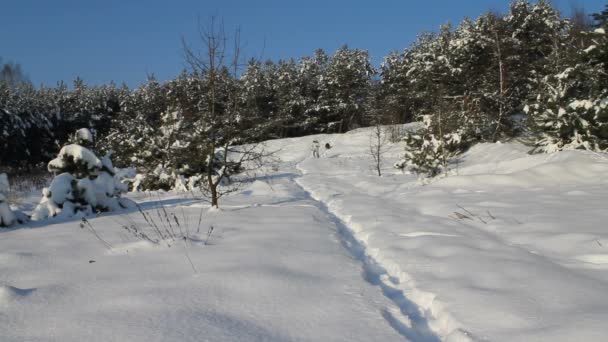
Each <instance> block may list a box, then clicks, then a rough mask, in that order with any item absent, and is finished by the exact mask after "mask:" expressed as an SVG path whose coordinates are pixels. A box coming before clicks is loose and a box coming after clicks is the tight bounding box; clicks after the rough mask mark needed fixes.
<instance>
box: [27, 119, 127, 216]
mask: <svg viewBox="0 0 608 342" xmlns="http://www.w3.org/2000/svg"><path fill="white" fill-rule="evenodd" d="M92 137H93V136H92V134H91V133H90V132H89V130H87V129H80V130H78V132H77V133H76V135H75V137H74V141H75V142H76V143H74V144H70V145H67V146H64V147H63V148H62V149H61V151H60V152H59V155H58V156H57V158H55V159H53V160H51V161H50V162H49V164H48V170H49V171H50V172H52V173H53V174H54V175H55V178H54V179H53V181H52V182H51V185H50V186H49V187H48V188H44V189H43V198H42V200H41V201H40V204H38V206H37V207H36V209H35V210H34V213H33V218H34V219H38V220H40V219H45V218H47V217H53V216H58V215H61V216H63V217H71V216H74V215H89V214H93V213H94V212H100V211H110V210H118V209H120V208H126V207H129V206H130V205H131V204H132V202H131V201H129V200H127V199H124V198H121V197H120V194H121V193H124V192H126V191H127V190H128V185H127V184H124V183H122V182H121V179H120V178H119V177H120V174H118V175H117V172H116V170H115V169H114V167H113V166H112V162H111V160H110V155H106V156H105V157H103V158H102V159H99V158H98V157H97V156H96V155H95V153H93V152H92V151H91V150H89V149H88V148H87V147H84V146H82V145H86V146H91V145H92V144H93V140H92Z"/></svg>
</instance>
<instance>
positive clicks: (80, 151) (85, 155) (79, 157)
mask: <svg viewBox="0 0 608 342" xmlns="http://www.w3.org/2000/svg"><path fill="white" fill-rule="evenodd" d="M87 131H88V130H87ZM68 156H69V157H72V158H73V159H74V162H78V161H80V162H83V163H85V164H86V165H87V168H88V169H93V168H101V166H102V164H101V160H99V158H97V156H95V154H94V153H93V152H91V151H90V150H89V149H88V148H85V147H82V146H80V145H76V144H71V145H67V146H64V147H63V148H62V149H61V151H59V155H58V156H57V158H55V159H53V160H51V161H50V162H49V165H48V169H49V171H53V170H58V169H63V168H65V167H66V166H67V165H66V157H68Z"/></svg>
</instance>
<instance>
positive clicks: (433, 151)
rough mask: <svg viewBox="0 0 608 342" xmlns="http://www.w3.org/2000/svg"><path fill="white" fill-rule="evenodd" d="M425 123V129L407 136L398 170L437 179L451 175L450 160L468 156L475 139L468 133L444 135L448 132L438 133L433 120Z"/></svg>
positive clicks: (425, 119) (460, 132) (428, 118)
mask: <svg viewBox="0 0 608 342" xmlns="http://www.w3.org/2000/svg"><path fill="white" fill-rule="evenodd" d="M424 123H425V127H424V128H421V129H419V130H417V131H414V132H407V133H406V135H405V137H404V139H403V140H404V141H405V144H406V146H405V156H404V158H403V159H402V160H400V161H398V162H397V163H395V164H394V166H395V168H397V169H401V170H406V169H407V170H410V171H413V172H416V173H419V174H425V175H427V176H429V177H434V176H436V175H438V174H439V173H441V172H445V171H447V168H448V163H449V161H450V159H452V158H454V157H455V156H456V155H458V154H460V153H462V152H464V151H465V150H466V149H467V148H468V147H469V146H470V144H471V141H472V140H473V137H472V134H471V133H468V132H466V131H465V130H464V129H456V130H454V131H452V132H449V133H444V130H438V128H439V127H438V126H437V123H433V121H432V119H431V118H430V116H426V117H425V118H424Z"/></svg>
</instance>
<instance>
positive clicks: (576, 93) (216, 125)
mask: <svg viewBox="0 0 608 342" xmlns="http://www.w3.org/2000/svg"><path fill="white" fill-rule="evenodd" d="M607 20H608V9H607V10H604V11H603V12H601V13H595V14H592V15H589V16H588V15H585V14H582V13H574V15H573V16H572V17H571V18H564V17H563V16H562V15H561V14H560V13H559V12H558V11H557V10H556V9H555V8H554V7H553V6H552V5H551V4H550V3H549V2H547V1H539V2H537V3H531V2H529V1H515V2H513V3H512V4H511V7H510V10H509V12H508V13H506V14H502V15H501V14H496V13H492V12H489V13H487V14H485V15H482V16H480V17H478V18H476V19H464V20H463V21H462V22H461V23H460V24H458V25H454V26H452V25H450V24H446V25H443V26H441V28H440V29H439V30H438V32H432V33H423V34H421V35H419V37H418V39H417V40H416V41H415V42H414V43H413V44H412V45H411V46H409V47H407V48H405V49H404V50H402V51H396V52H393V53H391V54H390V55H389V56H387V57H385V58H384V62H383V63H382V65H381V66H379V67H378V68H376V67H375V66H373V65H372V63H371V59H370V56H369V54H368V52H367V51H365V50H360V49H352V48H349V47H348V46H343V47H341V48H340V49H338V50H337V51H335V52H334V53H333V54H328V53H326V52H325V51H323V50H317V51H315V52H314V54H313V55H312V56H306V57H301V58H299V59H287V60H279V61H272V60H268V61H264V62H262V61H256V60H252V61H249V62H248V63H247V64H246V66H245V67H244V70H239V71H236V70H231V68H230V65H226V66H221V67H218V68H214V69H211V72H210V71H209V69H206V68H197V67H196V65H192V68H190V69H188V70H184V71H183V72H182V73H181V74H180V75H178V76H177V77H176V78H175V79H172V80H169V81H166V82H160V81H158V80H157V79H155V77H154V76H150V77H149V78H148V80H147V81H146V82H145V83H143V84H141V85H140V86H139V87H137V88H135V89H130V88H129V87H127V86H126V85H116V84H114V83H112V84H107V85H95V86H91V85H87V84H86V83H85V81H83V80H82V79H80V78H77V79H76V80H75V81H74V84H73V86H72V87H68V86H67V85H66V84H65V83H59V84H58V85H57V86H55V87H48V86H40V87H36V86H34V85H33V84H32V83H31V82H29V81H28V80H27V79H26V78H25V77H24V76H23V72H22V71H21V70H20V68H19V66H18V65H14V64H5V65H4V67H3V68H2V69H1V70H0V169H3V170H4V171H8V172H15V171H16V170H22V169H33V168H37V167H39V166H40V165H43V164H44V163H46V162H48V161H49V160H51V159H52V158H53V157H54V156H55V155H56V154H57V151H58V150H59V149H60V148H61V146H63V145H64V144H65V143H66V142H68V141H69V140H70V139H71V137H70V135H71V134H72V133H73V132H75V131H76V130H77V129H79V128H83V127H86V128H89V129H90V130H91V131H92V132H93V134H94V136H95V144H96V147H95V148H96V149H97V150H98V151H102V152H110V151H111V152H112V158H113V160H114V163H115V165H116V166H119V167H128V166H133V167H136V168H137V170H138V172H140V173H142V174H144V175H146V176H147V177H148V178H149V180H148V182H147V184H148V185H147V187H150V188H153V187H157V188H158V187H165V188H167V187H170V184H172V182H173V181H172V180H171V179H169V180H167V181H160V178H162V176H163V175H167V174H169V175H173V177H175V176H178V175H183V176H185V177H192V176H195V175H200V174H202V173H204V170H205V168H207V167H209V163H208V160H205V158H201V156H205V154H201V153H200V151H201V150H205V149H207V150H208V149H215V148H217V146H215V145H209V144H207V142H208V141H210V140H209V139H201V137H203V136H209V135H213V136H214V137H217V135H221V134H228V133H226V132H231V133H230V135H229V136H227V137H226V138H225V139H224V141H223V143H230V144H242V143H251V142H258V141H262V140H266V139H273V138H284V137H294V136H302V135H308V134H316V133H336V132H338V133H341V132H346V131H348V130H350V129H353V128H357V127H362V126H368V125H373V124H378V123H379V124H400V123H408V122H412V121H423V122H424V123H425V128H424V129H422V130H421V131H419V132H416V134H406V135H405V136H404V137H401V138H403V139H405V140H406V141H407V142H408V146H410V147H411V148H410V149H409V150H408V152H407V153H406V161H405V163H403V164H402V166H405V165H410V166H411V167H412V168H413V169H415V170H418V171H420V172H425V173H429V174H434V173H436V172H437V171H438V170H439V167H440V164H441V159H442V158H440V155H441V157H443V159H444V160H445V157H446V155H447V156H448V157H449V156H451V155H453V154H457V153H460V152H461V151H463V150H465V149H466V148H468V147H469V146H471V145H472V144H473V143H476V142H482V141H485V142H491V141H498V140H501V139H508V138H513V137H525V138H526V139H527V140H528V141H529V142H530V144H531V146H532V147H531V150H532V151H534V152H553V151H558V150H562V149H581V148H582V149H588V150H593V151H605V150H606V149H607V148H608V74H607V65H608V36H607V35H606V29H607V28H608V27H607V26H608V25H607ZM235 65H236V64H235ZM210 112H213V117H210V116H209V113H210ZM224 115H225V118H223V116H224ZM228 128H229V129H228ZM235 132H237V133H238V134H235ZM205 144H207V145H205ZM0 171H2V170H0Z"/></svg>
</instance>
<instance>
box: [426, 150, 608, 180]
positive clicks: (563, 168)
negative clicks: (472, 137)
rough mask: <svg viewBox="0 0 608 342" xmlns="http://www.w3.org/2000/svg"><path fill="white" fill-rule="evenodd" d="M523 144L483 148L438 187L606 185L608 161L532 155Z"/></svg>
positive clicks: (581, 154) (583, 155) (592, 156)
mask: <svg viewBox="0 0 608 342" xmlns="http://www.w3.org/2000/svg"><path fill="white" fill-rule="evenodd" d="M527 149H528V148H527V147H526V146H524V145H522V144H519V143H510V144H479V145H476V146H474V147H473V148H471V150H469V151H468V152H467V153H465V154H464V155H463V156H462V161H463V164H462V165H460V166H459V167H458V170H457V171H456V175H455V176H450V177H447V178H443V179H440V180H438V181H437V182H435V183H434V185H436V186H446V187H459V188H469V189H470V188H474V189H488V188H490V189H491V188H494V187H505V186H507V187H510V186H513V187H539V186H540V187H542V186H555V185H566V184H567V185H574V184H597V182H603V183H606V182H607V181H608V180H606V177H605V175H606V174H608V157H607V156H606V155H603V154H599V153H595V152H591V151H573V150H569V151H561V152H556V153H553V154H549V155H547V154H535V155H529V154H528V153H527Z"/></svg>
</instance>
